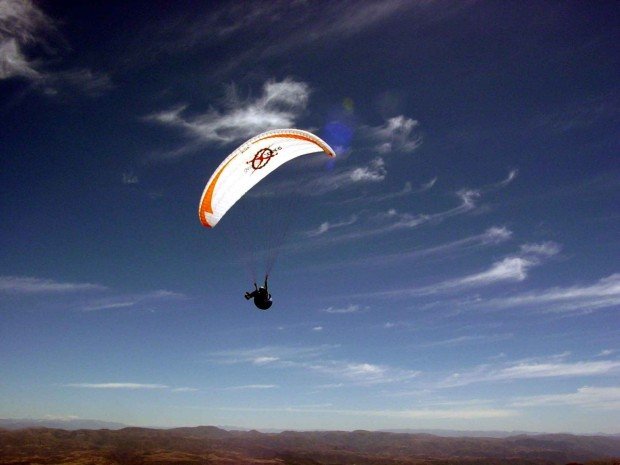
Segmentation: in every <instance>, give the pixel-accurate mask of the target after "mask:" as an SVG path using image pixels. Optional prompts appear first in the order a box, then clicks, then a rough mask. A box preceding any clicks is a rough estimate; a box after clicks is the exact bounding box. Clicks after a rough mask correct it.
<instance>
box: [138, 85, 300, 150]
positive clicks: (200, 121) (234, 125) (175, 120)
mask: <svg viewBox="0 0 620 465" xmlns="http://www.w3.org/2000/svg"><path fill="white" fill-rule="evenodd" d="M309 96H310V87H309V86H308V84H306V83H305V82H301V81H295V80H293V79H290V78H286V79H284V80H282V81H273V80H272V81H267V82H266V83H265V84H264V85H263V89H262V94H261V95H260V96H259V97H258V98H256V99H248V100H242V99H241V98H240V97H239V95H238V93H237V92H236V90H235V88H234V87H230V88H229V90H228V92H227V95H226V101H225V103H224V105H222V107H221V108H215V107H212V108H210V109H209V110H208V111H207V112H205V113H197V114H188V112H187V109H188V106H187V105H179V106H176V107H174V108H170V109H168V110H164V111H159V112H156V113H153V114H151V115H148V116H147V117H146V118H145V119H146V120H147V121H151V122H154V123H157V124H160V125H163V126H168V127H171V128H173V129H178V130H180V131H182V132H183V133H184V134H185V136H186V137H187V138H188V142H187V144H186V145H184V146H183V147H181V148H180V149H176V150H174V151H170V152H166V153H164V154H160V156H161V157H162V158H174V157H179V156H181V155H183V154H186V153H188V152H190V151H192V150H195V149H197V148H199V147H201V146H203V145H204V144H209V143H215V144H220V145H224V144H228V143H232V142H237V141H242V140H245V139H249V138H250V137H252V136H255V135H256V134H258V133H260V132H262V131H266V130H268V129H278V128H289V127H292V126H295V122H296V121H297V118H298V117H299V116H300V114H301V113H302V112H303V111H304V110H305V108H306V105H307V103H308V99H309Z"/></svg>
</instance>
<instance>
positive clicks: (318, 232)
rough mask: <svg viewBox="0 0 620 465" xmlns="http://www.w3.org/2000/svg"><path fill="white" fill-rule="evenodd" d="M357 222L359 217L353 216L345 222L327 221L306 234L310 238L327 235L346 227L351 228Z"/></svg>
mask: <svg viewBox="0 0 620 465" xmlns="http://www.w3.org/2000/svg"><path fill="white" fill-rule="evenodd" d="M356 221H357V215H351V217H350V218H349V219H347V220H344V221H337V222H334V223H330V222H329V221H325V222H323V223H321V225H320V226H319V227H318V228H316V229H313V230H311V231H308V232H306V235H307V236H309V237H315V236H320V235H321V234H325V233H326V232H327V231H330V230H332V229H337V228H343V227H345V226H350V225H352V224H353V223H355V222H356Z"/></svg>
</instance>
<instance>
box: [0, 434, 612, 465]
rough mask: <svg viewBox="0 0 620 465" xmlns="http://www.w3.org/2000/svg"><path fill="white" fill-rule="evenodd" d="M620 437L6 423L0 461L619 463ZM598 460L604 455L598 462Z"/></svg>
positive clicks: (136, 464)
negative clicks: (12, 426) (16, 427)
mask: <svg viewBox="0 0 620 465" xmlns="http://www.w3.org/2000/svg"><path fill="white" fill-rule="evenodd" d="M613 457H617V459H616V460H620V459H618V458H620V438H616V437H603V436H574V435H557V434H548V435H537V436H526V435H519V436H512V437H509V438H471V437H470V438H463V437H461V438H448V437H438V436H434V435H430V434H403V433H388V432H370V431H353V432H343V431H316V432H293V431H284V432H282V433H277V434H274V433H260V432H258V431H226V430H223V429H220V428H216V427H213V426H201V427H195V428H175V429H169V430H161V429H149V428H123V429H120V430H116V431H112V430H77V431H67V430H59V429H49V428H35V429H26V430H20V431H8V430H0V464H11V465H18V464H19V465H25V464H30V463H36V464H50V465H51V464H57V463H63V464H66V465H72V464H73V465H77V464H87V463H88V464H99V465H114V464H127V465H149V464H153V465H154V464H159V465H172V464H185V465H187V464H205V463H206V464H224V463H227V464H239V465H243V464H256V465H258V464H261V465H275V464H279V465H284V464H288V465H327V464H330V465H331V464H351V465H352V464H357V465H371V464H372V465H431V464H432V465H457V464H468V465H474V464H477V465H483V464H484V465H499V464H512V465H555V464H557V465H560V464H567V463H570V462H573V463H575V462H576V463H588V462H589V461H590V463H592V464H594V463H596V464H603V463H605V464H610V465H611V464H613V463H614V459H613ZM594 460H598V462H593V461H594Z"/></svg>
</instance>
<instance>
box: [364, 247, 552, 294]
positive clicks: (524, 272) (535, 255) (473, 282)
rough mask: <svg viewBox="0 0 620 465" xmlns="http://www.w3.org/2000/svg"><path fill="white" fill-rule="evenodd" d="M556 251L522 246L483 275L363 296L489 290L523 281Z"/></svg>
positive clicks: (482, 273)
mask: <svg viewBox="0 0 620 465" xmlns="http://www.w3.org/2000/svg"><path fill="white" fill-rule="evenodd" d="M559 250H560V247H559V245H557V244H555V243H551V242H547V243H544V244H526V245H524V246H522V247H521V252H520V253H518V254H515V255H510V256H508V257H505V258H503V259H502V260H499V261H497V262H495V263H493V264H492V265H491V266H490V267H489V268H488V269H486V270H484V271H480V272H477V273H472V274H468V275H465V276H461V277H458V278H453V279H448V280H445V281H441V282H438V283H436V284H431V285H428V286H423V287H412V288H404V289H396V290H387V291H380V292H374V293H371V294H363V295H366V296H375V297H379V296H381V297H408V296H409V297H410V296H425V295H432V294H437V293H445V292H454V291H457V290H461V289H466V288H474V287H483V286H489V285H492V284H495V283H500V282H506V281H508V282H509V281H516V282H518V281H523V280H525V279H526V278H527V276H528V272H529V270H530V269H531V268H533V267H535V266H538V265H540V264H542V263H543V259H544V258H548V257H549V256H552V255H554V254H555V253H557V252H558V251H559ZM552 251H553V253H552ZM360 296H361V295H360Z"/></svg>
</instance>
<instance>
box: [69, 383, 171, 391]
mask: <svg viewBox="0 0 620 465" xmlns="http://www.w3.org/2000/svg"><path fill="white" fill-rule="evenodd" d="M65 386H66V387H72V388H84V389H130V390H138V389H146V390H151V389H169V388H170V386H167V385H165V384H148V383H147V384H145V383H68V384H65Z"/></svg>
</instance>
